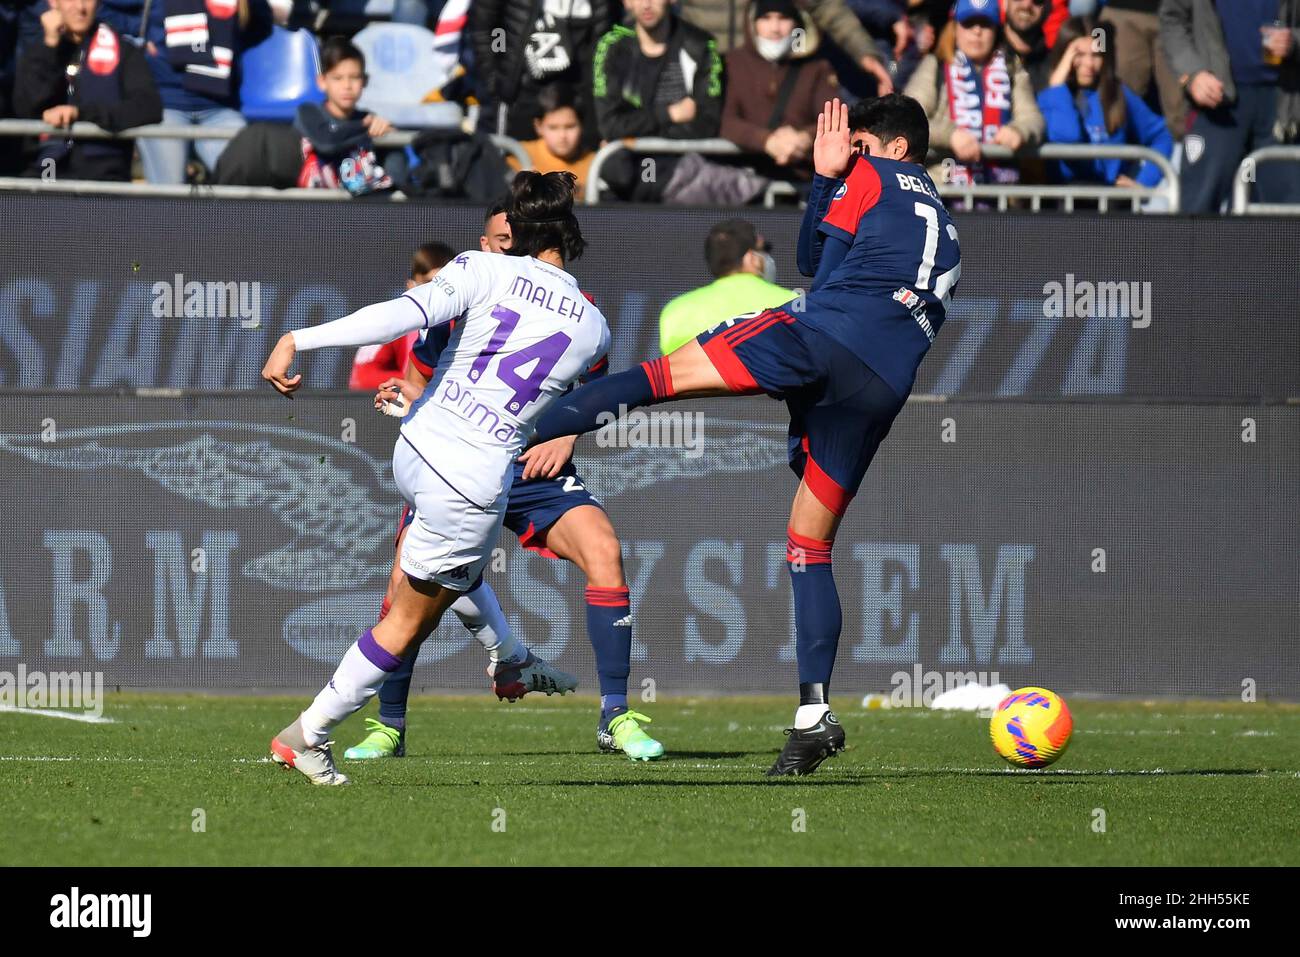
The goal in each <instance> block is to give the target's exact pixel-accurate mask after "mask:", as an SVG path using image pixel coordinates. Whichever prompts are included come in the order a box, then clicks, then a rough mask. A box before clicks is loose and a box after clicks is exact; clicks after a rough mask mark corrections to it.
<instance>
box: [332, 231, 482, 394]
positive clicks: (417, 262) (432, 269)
mask: <svg viewBox="0 0 1300 957" xmlns="http://www.w3.org/2000/svg"><path fill="white" fill-rule="evenodd" d="M455 255H456V254H455V253H454V252H452V250H451V247H450V246H448V245H446V244H445V243H425V244H424V245H423V246H419V247H418V248H416V250H415V255H413V256H412V257H411V278H410V279H408V280H406V288H407V289H414V288H415V287H416V286H420V285H423V284H424V283H426V282H428V281H429V280H431V279H432V278H433V277H434V276H436V275H438V270H439V269H441V268H442V267H443V266H445V265H447V263H449V262H451V261H452V259H453V258H454V257H455ZM419 335H420V333H419V330H416V331H415V332H408V333H407V334H406V335H404V336H402V338H400V339H394V340H393V341H392V342H389V343H386V344H385V345H382V346H362V347H361V348H360V349H358V350H357V356H356V358H355V359H353V360H352V375H351V377H350V378H349V379H348V388H349V389H358V390H360V391H362V392H368V391H370V390H372V389H378V388H379V386H380V384H381V383H383V382H385V381H387V380H388V379H391V378H393V377H394V376H396V377H397V378H399V379H400V378H401V377H403V376H405V375H406V363H407V362H408V361H409V360H410V358H411V350H412V349H413V348H414V347H415V342H416V340H417V339H418V338H419Z"/></svg>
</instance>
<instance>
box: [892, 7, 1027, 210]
mask: <svg viewBox="0 0 1300 957" xmlns="http://www.w3.org/2000/svg"><path fill="white" fill-rule="evenodd" d="M953 20H954V25H953V27H952V33H951V36H952V37H953V38H954V39H953V41H952V42H953V45H952V46H951V47H949V46H948V44H947V43H945V41H944V39H943V38H941V39H940V41H939V44H938V46H937V47H936V52H935V54H933V55H930V56H927V57H926V58H925V59H924V60H922V61H921V65H920V66H919V67H917V70H916V73H915V74H913V75H912V79H911V81H910V82H909V83H908V84H907V90H906V93H907V95H908V96H911V97H913V98H915V99H916V100H917V101H919V102H920V104H921V106H922V107H923V108H924V109H925V112H926V114H927V115H928V116H929V117H930V146H931V148H932V149H934V150H935V151H936V152H938V153H939V154H940V155H941V156H943V157H944V159H945V161H944V162H943V163H941V164H940V166H939V167H937V168H936V169H934V170H933V171H932V175H933V176H934V178H935V180H936V181H937V182H947V183H955V184H959V185H961V184H967V183H990V182H992V183H1012V182H1016V181H1017V180H1018V179H1019V178H1020V173H1019V170H1018V169H1016V167H1014V166H1010V165H998V164H994V163H988V162H985V160H984V155H983V147H984V146H985V145H988V144H997V145H998V146H1004V147H1006V148H1007V149H1010V150H1019V149H1022V148H1023V147H1028V146H1036V145H1038V143H1040V142H1041V141H1042V138H1043V114H1042V113H1040V112H1039V110H1038V103H1037V102H1036V100H1035V99H1034V89H1033V84H1032V83H1031V82H1030V79H1029V74H1028V73H1026V72H1025V69H1024V67H1023V66H1021V65H1020V59H1019V58H1018V57H1017V56H1016V55H1015V53H1013V52H1012V51H1011V50H1010V48H1008V47H1007V46H1006V45H1005V44H1004V43H1002V42H1001V36H1000V34H1001V32H1002V31H1001V13H1000V11H999V9H998V3H997V0H957V4H956V7H955V9H954V13H953ZM949 50H951V53H949V52H948V51H949Z"/></svg>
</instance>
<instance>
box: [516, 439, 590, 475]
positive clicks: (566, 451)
mask: <svg viewBox="0 0 1300 957" xmlns="http://www.w3.org/2000/svg"><path fill="white" fill-rule="evenodd" d="M577 441H578V437H577V436H576V435H562V436H560V437H559V438H558V439H551V440H550V441H549V442H539V443H538V444H537V445H534V446H532V447H531V448H529V449H527V450H525V451H524V453H523V455H521V456H519V461H521V462H523V463H524V481H525V482H526V481H528V480H529V479H535V478H555V476H557V475H559V474H560V470H561V469H562V468H564V466H566V465H567V464H568V463H569V459H571V458H573V446H574V443H575V442H577Z"/></svg>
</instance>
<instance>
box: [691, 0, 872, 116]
mask: <svg viewBox="0 0 1300 957" xmlns="http://www.w3.org/2000/svg"><path fill="white" fill-rule="evenodd" d="M749 3H750V0H679V5H678V14H679V15H680V16H681V18H682V19H683V20H685V21H686V22H687V23H690V24H691V25H693V26H695V27H698V28H699V29H701V30H704V31H706V32H708V33H711V34H712V35H713V38H714V40H715V41H716V42H717V45H718V49H719V50H720V51H722V52H724V53H725V52H727V51H730V50H731V49H733V48H734V47H737V46H739V45H740V44H741V43H742V42H743V41H744V39H745V30H746V28H747V23H748V19H747V18H746V16H745V8H746V7H747V6H748V5H749ZM804 6H805V7H806V8H807V10H808V13H809V14H810V15H811V17H812V20H813V22H814V23H815V24H816V25H817V27H818V29H820V30H821V32H822V33H823V34H824V35H826V36H829V37H830V39H831V40H833V41H834V43H835V45H836V46H837V47H839V49H840V50H842V51H843V52H844V54H845V55H846V56H847V57H848V59H849V60H851V61H852V63H853V65H854V66H855V67H857V68H858V69H861V70H862V71H863V72H864V73H867V74H869V75H870V76H871V77H873V78H874V79H875V82H876V85H877V86H876V92H877V93H878V95H881V96H883V95H884V94H886V93H892V92H893V90H894V81H893V79H892V78H891V77H890V75H889V70H888V68H887V67H886V66H885V64H884V63H883V62H882V61H881V59H880V54H879V53H878V52H877V51H876V45H875V42H874V41H873V40H872V39H871V35H870V34H869V33H867V31H866V30H864V29H863V28H862V24H861V23H859V22H858V18H857V17H856V16H854V14H853V11H852V10H850V9H849V8H848V7H847V6H846V5H845V2H844V0H806V2H805V4H804Z"/></svg>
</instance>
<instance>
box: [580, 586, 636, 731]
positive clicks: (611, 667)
mask: <svg viewBox="0 0 1300 957" xmlns="http://www.w3.org/2000/svg"><path fill="white" fill-rule="evenodd" d="M586 598H587V635H588V637H590V638H591V648H592V650H593V651H594V652H595V653H596V673H597V674H598V675H599V676H600V713H601V719H602V721H603V720H604V719H605V718H606V716H607V715H608V714H609V713H610V712H613V711H615V710H623V711H626V710H627V676H628V673H629V672H630V671H631V670H632V605H631V602H630V601H629V599H628V592H627V588H595V587H592V586H591V585H588V586H587V595H586Z"/></svg>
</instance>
